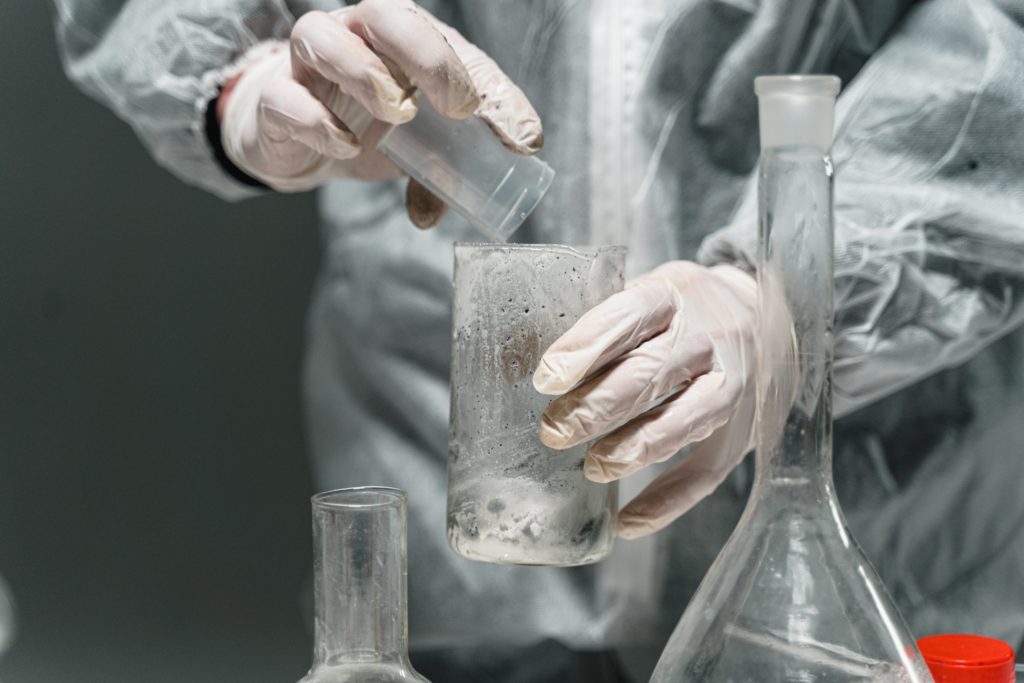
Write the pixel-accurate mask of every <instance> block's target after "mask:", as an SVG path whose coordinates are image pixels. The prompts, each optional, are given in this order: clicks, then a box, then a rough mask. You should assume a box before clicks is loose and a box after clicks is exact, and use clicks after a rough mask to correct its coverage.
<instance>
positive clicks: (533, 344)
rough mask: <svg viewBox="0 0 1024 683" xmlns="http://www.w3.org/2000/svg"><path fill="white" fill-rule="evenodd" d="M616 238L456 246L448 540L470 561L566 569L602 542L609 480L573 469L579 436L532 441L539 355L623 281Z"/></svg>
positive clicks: (610, 517) (609, 533)
mask: <svg viewBox="0 0 1024 683" xmlns="http://www.w3.org/2000/svg"><path fill="white" fill-rule="evenodd" d="M625 253H626V250H625V248H624V247H601V248H574V247H566V246H559V245H529V244H515V245H505V244H456V245H455V295H454V319H453V323H452V331H453V332H452V374H451V387H452V403H451V425H450V432H449V448H448V542H449V544H450V545H451V547H452V548H453V549H454V550H455V552H457V553H459V554H460V555H462V556H463V557H467V558H469V559H472V560H482V561H485V562H495V563H501V564H525V565H541V566H573V565H580V564H587V563H590V562H596V561H597V560H599V559H601V558H602V557H604V556H605V555H607V554H608V552H609V551H610V550H611V547H612V543H613V541H614V539H615V514H616V511H617V505H618V487H617V485H616V484H597V483H594V482H592V481H590V480H588V479H586V478H584V476H583V459H584V456H585V454H586V445H580V446H576V447H573V448H570V449H567V450H564V451H557V450H553V449H551V448H548V447H547V446H545V445H543V444H542V443H541V442H540V439H539V437H538V429H539V425H540V416H541V414H542V413H543V412H544V409H545V408H546V407H547V405H548V403H549V402H550V400H551V399H550V397H546V396H543V395H541V394H539V393H537V391H535V390H534V388H533V382H532V378H533V372H534V370H536V369H537V365H538V363H539V362H540V357H541V355H542V354H543V353H544V351H545V350H546V349H547V347H548V346H549V345H550V344H551V342H553V341H555V339H557V338H558V337H559V336H561V335H562V334H563V333H565V332H566V331H567V330H568V329H569V328H570V327H571V326H572V324H573V323H575V322H576V320H577V319H578V318H579V317H580V316H581V315H583V313H584V312H586V311H587V310H588V309H590V308H591V307H593V306H594V305H596V304H598V303H600V302H601V301H603V300H604V299H606V298H607V297H608V296H610V295H612V294H614V293H615V292H618V291H620V290H621V289H622V286H623V268H624V262H625Z"/></svg>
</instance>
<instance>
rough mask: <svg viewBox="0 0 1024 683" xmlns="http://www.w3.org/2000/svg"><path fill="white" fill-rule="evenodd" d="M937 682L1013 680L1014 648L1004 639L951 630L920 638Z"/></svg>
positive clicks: (997, 682)
mask: <svg viewBox="0 0 1024 683" xmlns="http://www.w3.org/2000/svg"><path fill="white" fill-rule="evenodd" d="M917 646H918V647H919V648H920V649H921V654H922V655H924V661H925V662H927V663H928V668H929V669H930V670H931V672H932V677H934V678H935V683H1013V681H1014V678H1015V676H1016V674H1015V673H1014V665H1013V648H1012V647H1010V646H1009V645H1007V644H1006V643H1004V642H1003V641H1001V640H996V639H995V638H986V637H985V636H972V635H968V634H964V633H950V634H946V635H939V636H927V637H925V638H921V639H920V640H919V641H917Z"/></svg>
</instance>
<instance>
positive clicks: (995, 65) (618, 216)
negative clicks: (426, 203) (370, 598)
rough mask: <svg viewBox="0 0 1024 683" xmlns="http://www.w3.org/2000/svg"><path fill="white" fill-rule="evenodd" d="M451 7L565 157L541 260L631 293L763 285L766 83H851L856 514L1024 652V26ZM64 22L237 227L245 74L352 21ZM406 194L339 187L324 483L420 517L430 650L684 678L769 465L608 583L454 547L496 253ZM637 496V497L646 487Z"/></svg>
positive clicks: (999, 3)
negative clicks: (234, 140)
mask: <svg viewBox="0 0 1024 683" xmlns="http://www.w3.org/2000/svg"><path fill="white" fill-rule="evenodd" d="M424 5H425V6H426V7H427V8H428V9H430V10H431V11H432V12H434V13H435V14H436V15H437V16H438V17H440V18H442V19H444V20H446V21H447V22H449V23H451V24H452V25H453V26H455V27H457V28H459V29H460V30H461V31H462V32H463V33H464V34H465V35H466V36H467V37H468V38H469V39H470V40H472V41H473V42H474V43H476V44H477V45H479V46H480V47H481V48H482V49H484V50H485V51H486V52H487V53H488V54H490V55H491V56H492V57H493V58H494V59H495V60H496V61H497V62H498V63H499V64H500V65H501V66H502V68H503V69H504V71H505V72H506V73H508V74H509V75H510V76H511V78H512V79H513V80H514V81H515V82H516V83H517V84H519V85H520V86H521V87H522V88H523V90H524V91H525V92H526V94H527V96H528V97H529V98H530V100H531V101H532V102H533V104H534V105H535V107H536V108H537V110H538V112H539V113H540V115H541V118H542V119H543V122H544V130H545V139H546V143H545V147H544V149H543V150H542V152H541V156H542V157H544V158H545V160H546V161H548V162H549V163H550V164H551V165H552V166H553V167H554V168H555V169H556V170H557V172H558V177H557V180H556V182H555V184H554V185H553V187H552V189H551V191H550V193H549V195H548V196H547V197H546V198H545V200H544V201H543V202H542V204H541V206H540V207H539V208H538V209H537V211H536V212H535V214H534V215H533V216H531V217H530V219H529V220H528V222H527V223H526V225H525V227H524V228H523V229H522V230H521V231H520V232H519V233H518V234H517V235H516V239H517V240H518V241H524V242H555V243H567V244H604V243H619V244H625V245H627V246H628V247H629V249H630V252H629V256H628V264H629V265H628V269H629V274H631V275H637V274H640V273H643V272H646V271H648V270H650V269H651V268H653V267H654V266H656V265H658V264H659V263H662V262H664V261H667V260H671V259H696V260H700V261H702V262H704V263H707V264H713V263H733V264H738V265H740V266H741V267H744V268H747V269H748V270H749V269H752V268H753V264H754V245H755V242H756V225H755V220H754V215H755V214H754V210H753V209H754V202H753V193H752V191H751V188H752V186H753V182H754V179H753V172H754V169H755V166H756V162H757V152H758V144H757V128H756V122H757V121H756V119H757V108H756V102H755V97H754V93H753V88H752V83H753V79H754V77H755V76H756V75H759V74H764V73H787V72H803V73H835V74H838V75H839V76H840V77H842V79H843V82H844V84H846V86H845V88H844V91H843V92H842V94H841V95H840V98H839V105H838V112H837V129H836V142H835V148H834V160H835V165H836V168H837V170H836V176H837V183H836V192H835V196H836V307H837V311H838V320H837V330H836V365H835V392H836V405H837V407H838V410H839V411H840V412H841V413H845V414H846V415H847V416H846V417H845V418H844V419H841V420H839V421H838V422H837V425H836V429H835V455H834V458H835V465H834V466H835V478H836V481H837V486H838V490H839V495H840V498H841V501H842V503H843V506H844V509H845V511H846V513H847V516H848V519H849V522H850V525H851V527H852V529H853V531H854V534H855V535H856V537H857V539H858V540H859V541H860V543H861V544H862V545H863V547H864V549H865V551H866V553H867V554H868V556H869V557H870V558H871V560H872V561H873V563H874V564H875V566H876V567H877V569H878V571H879V573H880V574H881V576H882V577H883V579H884V580H885V582H886V584H887V585H888V587H889V589H890V591H891V593H892V594H893V596H894V598H895V600H896V602H897V603H898V606H899V607H900V609H901V610H902V612H903V614H904V615H905V617H906V618H907V620H908V622H909V623H910V625H911V628H912V629H913V630H914V631H915V632H916V633H918V634H927V633H932V632H943V631H968V632H982V633H986V634H989V635H992V636H998V637H1001V638H1004V639H1006V640H1008V641H1009V642H1011V643H1014V644H1016V643H1019V642H1021V639H1022V636H1024V597H1022V596H1024V495H1022V490H1024V484H1022V483H1021V482H1024V419H1022V418H1024V333H1022V332H1021V331H1019V330H1017V331H1014V330H1016V328H1017V326H1018V324H1019V323H1020V322H1021V321H1022V320H1024V135H1022V134H1021V126H1022V122H1024V97H1022V90H1021V84H1022V83H1024V6H1022V5H1021V3H1019V2H1011V0H925V1H923V2H918V3H912V2H907V1H897V2H877V1H872V0H845V1H843V0H827V1H823V2H818V1H817V0H789V1H783V0H762V1H758V0H729V1H726V0H676V1H668V0H643V1H642V2H622V1H620V0H591V1H589V2H588V1H585V0H532V1H525V0H450V1H447V2H442V1H440V0H439V1H437V2H426V3H424ZM56 6H57V31H58V36H59V41H60V45H61V49H62V53H63V58H64V62H65V66H66V69H67V72H68V74H69V75H70V77H71V78H72V79H73V80H74V81H75V82H76V83H77V84H78V85H79V86H80V87H82V88H83V89H84V90H85V91H86V92H88V93H89V94H91V95H92V96H94V97H96V98H97V99H99V100H100V101H102V102H104V103H105V104H107V105H108V106H109V107H111V108H112V109H113V110H114V111H115V112H116V113H117V114H118V115H119V116H120V117H122V118H123V119H124V120H126V121H127V122H128V123H129V124H130V125H131V126H132V127H133V128H134V129H135V131H136V132H137V133H138V135H139V137H140V138H141V139H142V141H143V143H144V144H145V145H146V146H147V147H148V148H149V149H150V151H151V152H152V154H153V156H154V157H155V158H156V160H157V161H158V162H159V163H160V164H162V165H163V166H165V167H166V168H167V169H169V170H170V171H171V172H172V173H174V174H175V175H177V176H179V177H180V178H182V179H183V180H185V181H186V182H189V183H192V184H195V185H198V186H199V187H202V188H204V189H206V190H209V191H211V192H214V193H216V194H218V195H220V196H222V197H224V198H226V199H230V200H236V199H242V198H244V197H246V196H249V195H252V194H254V193H255V192H257V191H256V190H253V189H252V188H249V187H246V186H245V185H242V184H240V183H239V182H237V181H236V180H234V179H233V178H232V177H231V176H230V175H229V174H227V173H225V171H224V170H223V168H222V167H221V166H220V165H219V164H218V163H217V162H216V161H215V160H214V158H213V155H212V154H211V151H210V147H209V144H208V143H207V140H206V137H205V134H204V125H205V124H204V120H205V112H206V109H207V106H208V103H209V102H210V101H211V100H213V99H214V98H215V97H216V96H217V92H218V86H219V85H220V83H221V82H222V81H223V77H224V73H225V69H226V67H227V66H228V65H230V64H231V63H232V62H234V61H235V60H236V59H238V58H239V57H240V56H241V55H242V54H243V53H244V52H245V51H246V50H247V49H249V48H251V47H252V46H253V45H255V44H257V43H258V42H260V41H263V40H267V39H272V38H277V39H282V38H286V37H287V36H288V34H289V31H290V28H291V26H292V25H293V24H294V22H295V20H296V17H298V16H300V15H301V14H302V13H304V12H306V11H308V10H309V9H312V8H319V9H332V8H336V7H337V4H332V3H330V2H312V1H291V0H175V1H174V2H167V1H165V0H127V1H118V0H57V2H56ZM403 196H404V190H403V183H400V182H397V181H396V182H385V183H377V184H371V183H362V182H356V181H332V182H329V183H328V184H327V185H326V186H325V187H324V188H323V191H322V192H321V194H320V206H321V211H322V215H323V241H324V248H325V251H326V256H325V259H324V262H323V270H322V273H321V276H320V278H319V280H318V283H317V286H316V291H315V296H314V300H313V304H312V309H311V312H310V316H309V327H308V336H309V347H308V353H307V357H306V364H305V391H306V401H307V411H308V423H309V433H310V438H311V441H310V443H311V444H312V463H313V468H314V472H315V476H316V480H317V483H318V485H319V487H320V488H322V489H327V488H335V487H342V486H353V485H364V484H382V485H393V486H398V487H401V488H403V489H406V490H408V491H409V493H410V517H409V520H410V530H409V557H410V619H411V626H410V635H411V640H412V645H413V648H414V649H422V648H431V647H441V648H451V647H459V646H460V645H467V646H468V645H479V644H481V643H492V644H498V643H501V644H504V645H510V644H511V645H524V646H525V645H529V644H531V643H536V642H538V641H540V640H542V639H556V640H558V641H560V642H562V643H564V644H567V645H568V646H570V647H572V648H577V649H603V650H617V651H620V652H635V651H637V650H636V649H637V648H639V650H641V651H645V652H647V653H653V654H654V655H656V654H657V651H658V650H659V649H660V647H661V646H662V645H663V643H664V642H665V640H666V639H667V637H668V634H669V632H670V630H671V628H672V627H673V626H674V624H675V622H676V620H677V618H678V616H679V614H680V613H681V612H682V610H683V608H684V606H685V604H686V602H687V600H688V598H689V596H690V595H691V593H692V592H693V590H694V589H695V587H696V585H697V583H698V582H699V580H700V578H701V577H702V576H703V574H704V572H705V571H706V569H707V568H708V566H709V564H710V562H711V560H712V559H713V558H714V557H715V555H716V554H717V552H718V550H719V549H720V548H721V546H722V544H723V542H724V541H725V539H726V538H727V536H728V534H729V532H730V530H731V529H732V527H733V525H734V524H735V522H736V520H737V519H738V516H739V514H740V511H741V509H742V507H743V504H744V502H745V497H746V494H747V492H748V490H749V482H750V474H751V467H752V464H751V462H750V459H749V458H748V459H747V460H746V461H745V462H744V463H743V464H742V465H741V466H740V467H738V468H737V469H736V470H735V471H734V473H733V475H732V476H731V477H730V478H729V479H727V481H726V482H725V484H723V485H722V486H720V487H719V489H718V490H717V491H716V492H715V493H714V494H713V495H712V496H711V497H709V498H708V499H706V500H705V501H704V502H702V503H701V504H700V505H698V506H697V507H696V508H695V509H694V510H692V511H691V512H690V513H688V514H687V515H685V516H684V517H683V518H682V519H681V520H680V521H678V522H677V523H675V524H674V525H672V526H671V527H669V528H668V529H666V530H665V531H663V532H661V533H659V534H657V535H655V536H653V537H650V538H647V539H642V540H638V541H632V542H622V543H620V544H619V546H618V547H617V549H616V551H615V553H613V556H612V557H611V558H610V559H609V560H608V561H606V562H604V563H602V564H600V565H597V566H591V567H583V568H576V569H565V570H559V569H530V568H510V567H499V566H489V565H485V564H479V563H473V562H468V561H465V560H463V559H461V558H459V557H457V556H456V555H455V554H454V553H453V552H451V551H450V550H449V549H448V547H447V544H446V538H445V485H446V479H445V459H446V453H447V436H448V406H449V391H448V369H449V353H450V351H449V349H450V314H451V311H450V297H451V291H450V289H451V263H452V242H453V241H454V240H457V239H458V240H471V241H475V240H476V235H475V234H474V233H473V232H472V231H471V230H470V229H469V228H468V226H467V225H466V224H465V223H464V222H463V221H462V220H461V219H459V218H458V217H457V216H455V215H453V214H452V212H449V214H448V216H447V217H446V218H445V219H444V220H443V222H442V223H441V224H440V225H439V226H438V227H437V228H436V229H434V230H432V231H428V232H418V231H416V230H414V229H413V228H412V227H411V226H410V224H409V219H408V218H407V216H406V214H405V211H404V210H403ZM286 227H288V226H282V229H284V228H286ZM289 229H290V228H289ZM1007 333H1011V334H1007ZM644 476H645V475H643V474H641V475H638V477H639V478H641V479H642V478H643V477H644ZM625 486H626V496H627V497H628V492H629V490H630V489H631V488H634V487H635V485H634V484H631V483H627V484H626V485H625ZM648 662H649V664H653V662H650V661H649V660H648ZM643 668H644V667H643V666H641V667H640V669H643ZM509 675H510V676H511V673H510V674H509ZM452 680H454V678H453V679H452ZM488 680H491V679H488ZM494 680H497V679H494ZM503 680H504V679H503ZM509 680H512V678H509ZM524 680H525V679H524ZM529 680H541V677H540V676H535V677H533V678H532V679H529Z"/></svg>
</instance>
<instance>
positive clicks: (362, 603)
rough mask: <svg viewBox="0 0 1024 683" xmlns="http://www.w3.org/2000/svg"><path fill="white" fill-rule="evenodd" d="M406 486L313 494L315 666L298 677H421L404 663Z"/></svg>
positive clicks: (382, 680)
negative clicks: (402, 488) (402, 489)
mask: <svg viewBox="0 0 1024 683" xmlns="http://www.w3.org/2000/svg"><path fill="white" fill-rule="evenodd" d="M405 509H406V500H405V492H404V491H400V490H398V489H391V488H381V487H364V488H352V489H340V490H337V491H329V492H327V493H319V494H317V495H315V496H313V575H314V583H313V591H314V601H315V605H314V608H315V618H316V621H315V625H314V631H315V634H314V638H315V644H314V648H313V667H312V668H311V669H310V670H309V673H308V674H306V676H305V677H303V678H302V680H301V681H300V682H299V683H390V682H391V681H426V680H427V679H426V678H424V677H423V676H420V675H419V674H418V673H416V671H415V670H413V668H412V665H411V664H410V663H409V651H408V624H407V605H406V564H405V563H406V559H405V557H406V556H405V541H406V539H405V535H406V531H405V529H406V527H405Z"/></svg>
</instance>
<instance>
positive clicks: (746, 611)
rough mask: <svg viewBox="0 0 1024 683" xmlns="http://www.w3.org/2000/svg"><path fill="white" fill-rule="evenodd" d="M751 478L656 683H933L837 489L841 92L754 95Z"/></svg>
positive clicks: (796, 89)
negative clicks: (836, 174)
mask: <svg viewBox="0 0 1024 683" xmlns="http://www.w3.org/2000/svg"><path fill="white" fill-rule="evenodd" d="M755 84H756V87H755V90H756V91H757V94H758V98H759V111H760V127H761V168H760V186H759V202H760V223H759V243H758V274H757V276H758V285H759V328H760V329H759V339H760V341H761V347H760V352H759V358H758V377H757V408H758V412H757V474H756V477H755V482H754V488H753V491H752V492H751V495H750V500H749V501H748V503H747V507H746V509H745V511H744V513H743V516H742V518H741V519H740V521H739V523H738V524H737V526H736V529H735V531H734V532H733V534H732V536H731V537H730V539H729V541H728V542H727V543H726V545H725V547H724V548H723V550H722V552H721V554H720V555H719V556H718V558H717V559H716V560H715V563H714V564H713V565H712V567H711V569H710V570H709V571H708V573H707V576H705V577H704V580H703V582H702V583H701V585H700V588H698V590H697V592H696V594H695V595H694V597H693V599H692V600H691V601H690V604H689V605H688V606H687V608H686V611H685V612H684V613H683V616H682V618H681V619H680V621H679V625H678V626H677V627H676V630H675V632H674V633H673V634H672V637H671V639H670V640H669V642H668V645H667V646H666V648H665V651H664V652H663V653H662V656H661V660H660V661H659V662H658V666H657V669H656V670H655V672H654V677H653V678H652V679H651V680H652V682H653V683H669V682H676V681H701V682H702V683H709V682H714V681H731V682H735V683H743V682H745V681H758V682H760V681H793V682H794V683H795V682H797V681H799V682H800V683H816V682H822V683H823V682H825V681H828V682H829V683H839V682H847V681H865V682H869V681H870V682H872V683H878V682H883V681H908V682H917V681H931V680H932V679H931V676H930V675H929V674H928V670H927V668H926V667H925V664H924V662H923V660H922V658H921V656H920V654H919V653H918V651H917V648H916V646H915V643H914V639H913V637H911V635H910V633H909V631H908V630H907V627H906V626H905V625H904V623H903V620H902V618H901V617H900V615H899V614H898V613H897V611H896V609H895V607H894V606H893V604H892V603H891V601H890V599H889V597H888V595H887V594H886V591H885V588H884V587H883V585H882V583H881V581H880V580H879V578H878V577H877V575H876V574H875V572H874V570H873V569H872V568H871V566H870V564H869V563H868V561H867V559H866V558H865V557H864V555H863V554H862V552H861V550H860V549H859V548H858V546H857V544H856V542H855V541H854V540H853V539H852V538H851V536H850V533H849V530H848V529H847V527H846V522H845V520H844V518H843V514H842V512H841V510H840V509H839V504H838V501H837V499H836V495H835V490H834V486H833V482H832V409H831V399H832V386H831V383H832V325H833V304H832V296H833V295H832V292H833V280H832V162H831V160H830V158H829V153H830V149H831V146H832V115H833V109H834V106H835V97H836V94H837V93H838V91H839V79H837V78H835V77H834V76H803V77H801V76H772V77H760V78H758V79H756V81H755Z"/></svg>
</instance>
